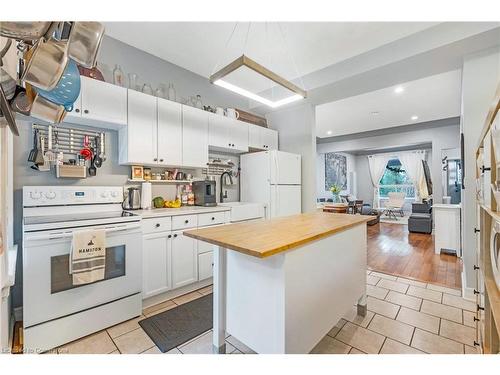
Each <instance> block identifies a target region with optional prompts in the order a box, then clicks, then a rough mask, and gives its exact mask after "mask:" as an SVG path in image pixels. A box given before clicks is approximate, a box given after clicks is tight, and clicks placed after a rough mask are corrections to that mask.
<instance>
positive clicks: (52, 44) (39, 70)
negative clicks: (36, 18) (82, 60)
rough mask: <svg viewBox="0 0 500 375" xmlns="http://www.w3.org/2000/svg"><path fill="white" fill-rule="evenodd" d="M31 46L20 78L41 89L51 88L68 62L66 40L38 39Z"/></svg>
mask: <svg viewBox="0 0 500 375" xmlns="http://www.w3.org/2000/svg"><path fill="white" fill-rule="evenodd" d="M33 48H34V50H33V53H32V55H31V58H30V59H29V61H28V63H27V66H26V68H25V70H24V73H23V77H22V80H23V81H25V82H28V83H30V84H31V85H33V86H35V87H39V88H41V89H42V90H52V89H53V88H54V87H55V86H56V85H57V82H59V80H60V79H61V76H62V75H63V72H64V69H66V65H67V63H68V54H67V52H66V50H67V42H64V41H57V40H54V39H49V40H48V41H45V40H43V39H40V41H39V42H38V43H37V44H36V46H35V47H33Z"/></svg>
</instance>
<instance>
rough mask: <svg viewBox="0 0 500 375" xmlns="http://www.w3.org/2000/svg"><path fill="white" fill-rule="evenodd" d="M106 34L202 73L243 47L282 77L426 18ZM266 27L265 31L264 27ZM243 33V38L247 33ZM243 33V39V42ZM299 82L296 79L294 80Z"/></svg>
mask: <svg viewBox="0 0 500 375" xmlns="http://www.w3.org/2000/svg"><path fill="white" fill-rule="evenodd" d="M104 24H105V26H106V34H107V35H109V36H111V37H113V38H115V39H118V40H120V41H122V42H124V43H127V44H129V45H131V46H134V47H136V48H139V49H141V50H143V51H146V52H148V53H150V54H152V55H155V56H157V57H160V58H162V59H164V60H167V61H169V62H172V63H174V64H176V65H179V66H181V67H183V68H185V69H187V70H190V71H192V72H194V73H196V74H199V75H201V76H203V77H207V78H208V77H209V76H210V75H211V74H212V73H214V72H215V71H216V70H218V69H220V68H222V67H223V66H225V65H227V64H228V63H229V62H231V61H232V60H234V59H235V58H237V57H239V56H240V55H242V54H243V53H245V54H246V55H247V56H249V57H250V58H252V59H254V60H256V61H257V62H259V63H261V64H263V65H265V66H266V67H267V68H269V69H271V70H273V71H274V72H276V73H278V74H280V75H282V76H283V77H285V78H286V79H290V80H291V79H294V78H297V77H299V76H303V75H306V74H308V73H311V72H314V71H317V70H319V69H322V68H325V67H327V66H329V65H332V64H334V63H337V62H339V61H342V60H345V59H347V58H350V57H353V56H355V55H358V54H361V53H363V52H366V51H369V50H371V49H374V48H377V47H380V46H381V45H384V44H387V43H390V42H392V41H395V40H397V39H401V38H403V37H405V36H408V35H410V34H413V33H416V32H418V31H421V30H424V29H426V28H429V27H431V26H433V25H435V24H436V23H431V22H357V23H356V22H309V23H306V22H285V23H279V24H278V23H274V22H273V23H263V22H258V23H248V22H243V23H238V24H237V27H236V29H235V31H234V35H233V36H232V38H231V40H230V41H229V43H228V44H227V47H226V43H227V41H228V40H229V37H230V35H231V32H232V30H233V29H234V26H235V23H228V22H105V23H104ZM266 30H267V32H266ZM247 35H248V39H247ZM245 39H247V41H246V43H245ZM235 79H236V81H233V82H232V83H234V84H239V85H241V86H242V87H245V88H247V89H250V90H252V91H255V92H257V91H261V90H264V89H268V88H269V83H267V82H263V81H262V80H259V79H255V76H254V75H244V74H239V75H238V76H237V77H236V78H235ZM298 83H299V84H300V81H299V82H298Z"/></svg>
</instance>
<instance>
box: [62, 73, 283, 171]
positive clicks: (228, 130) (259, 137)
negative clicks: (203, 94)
mask: <svg viewBox="0 0 500 375" xmlns="http://www.w3.org/2000/svg"><path fill="white" fill-rule="evenodd" d="M64 122H66V123H72V124H80V125H86V126H95V127H98V128H107V129H115V130H119V162H120V164H126V165H132V164H138V165H146V166H161V167H186V168H205V167H206V165H207V163H208V152H209V147H210V149H212V150H214V151H222V152H231V153H245V152H248V151H249V150H253V151H255V150H277V149H278V132H276V131H275V130H272V129H267V128H263V127H260V126H257V125H253V124H249V123H247V122H244V121H239V120H236V119H232V118H229V117H225V116H220V115H216V114H214V113H210V112H206V111H203V110H201V109H198V108H193V107H189V106H185V105H182V104H180V103H176V102H172V101H170V100H166V99H161V98H157V97H155V96H152V95H147V94H143V93H141V92H138V91H135V90H129V89H126V88H124V87H120V86H115V85H112V84H109V83H106V82H102V81H98V80H94V79H91V78H88V77H83V76H82V77H81V91H80V96H79V97H78V99H77V100H76V102H75V103H74V106H73V111H72V112H69V113H68V114H67V115H66V118H65V120H64Z"/></svg>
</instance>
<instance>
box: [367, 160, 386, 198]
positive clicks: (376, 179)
mask: <svg viewBox="0 0 500 375" xmlns="http://www.w3.org/2000/svg"><path fill="white" fill-rule="evenodd" d="M389 159H390V157H389V156H388V155H383V154H379V155H370V156H368V166H369V167H370V176H371V178H372V184H373V208H379V207H380V201H379V189H380V179H381V178H382V176H383V175H384V172H385V167H386V166H387V162H388V161H389Z"/></svg>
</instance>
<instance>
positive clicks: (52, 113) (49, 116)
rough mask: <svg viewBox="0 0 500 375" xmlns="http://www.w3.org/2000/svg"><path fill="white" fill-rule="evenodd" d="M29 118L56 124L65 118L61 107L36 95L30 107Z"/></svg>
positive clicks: (64, 112)
mask: <svg viewBox="0 0 500 375" xmlns="http://www.w3.org/2000/svg"><path fill="white" fill-rule="evenodd" d="M30 116H32V117H36V118H37V119H40V120H44V121H47V122H51V123H54V124H58V123H60V122H61V121H62V120H63V119H64V117H65V116H66V111H65V109H64V107H63V106H62V105H57V104H55V103H52V102H51V101H49V100H47V99H45V98H43V97H41V96H40V95H38V94H37V95H36V97H35V100H34V101H33V104H32V105H31V111H30Z"/></svg>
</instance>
